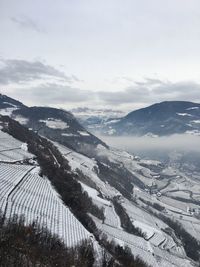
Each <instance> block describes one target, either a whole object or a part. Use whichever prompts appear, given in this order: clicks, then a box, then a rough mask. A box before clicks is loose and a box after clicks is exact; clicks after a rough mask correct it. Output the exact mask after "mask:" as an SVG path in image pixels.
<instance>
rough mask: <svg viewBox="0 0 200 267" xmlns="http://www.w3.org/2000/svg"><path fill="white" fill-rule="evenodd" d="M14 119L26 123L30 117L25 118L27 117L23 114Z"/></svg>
mask: <svg viewBox="0 0 200 267" xmlns="http://www.w3.org/2000/svg"><path fill="white" fill-rule="evenodd" d="M14 119H15V120H16V121H18V122H19V123H20V124H22V125H26V124H27V123H28V121H29V119H27V118H25V117H23V116H21V115H17V116H14Z"/></svg>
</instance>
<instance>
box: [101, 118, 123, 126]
mask: <svg viewBox="0 0 200 267" xmlns="http://www.w3.org/2000/svg"><path fill="white" fill-rule="evenodd" d="M118 121H120V119H115V120H110V121H107V122H105V123H104V124H105V125H109V124H113V123H116V122H118Z"/></svg>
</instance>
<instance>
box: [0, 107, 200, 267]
mask: <svg viewBox="0 0 200 267" xmlns="http://www.w3.org/2000/svg"><path fill="white" fill-rule="evenodd" d="M12 118H16V119H17V120H18V121H19V122H21V123H22V124H23V126H22V125H20V124H19V123H17V122H16V121H14V120H13V119H10V118H8V117H4V116H2V117H0V126H1V130H3V131H6V132H7V133H6V136H5V133H2V132H0V138H1V140H0V141H1V142H0V144H1V146H0V168H2V170H3V171H2V172H1V180H0V182H2V186H3V185H4V184H5V180H6V181H7V180H9V179H11V178H9V177H10V176H9V177H7V176H6V175H7V174H8V172H9V170H10V169H9V168H10V164H11V163H12V164H14V165H16V166H15V167H14V165H13V166H11V167H12V168H16V169H17V170H18V169H20V170H22V171H21V172H20V173H19V175H18V172H17V171H16V181H15V182H14V184H13V185H12V183H13V181H10V180H9V181H8V182H9V184H11V185H12V186H15V187H16V188H15V189H16V190H15V191H14V193H15V194H14V196H12V197H11V196H10V193H9V192H10V191H9V190H8V191H6V190H7V189H5V190H3V192H7V196H8V197H7V196H6V197H5V198H4V202H2V203H3V204H2V207H3V209H4V211H5V207H6V214H8V215H7V216H8V217H9V216H10V215H9V214H14V213H15V212H16V213H17V214H22V213H23V214H25V216H26V217H27V218H29V219H31V218H33V219H34V218H37V219H38V214H39V212H41V217H40V216H39V219H40V220H39V221H40V222H39V223H41V224H43V223H44V224H47V226H48V227H50V229H54V230H52V231H58V232H56V233H59V236H61V238H63V239H64V240H65V239H67V240H68V239H70V240H72V241H70V242H72V243H73V242H74V241H73V240H76V241H79V240H80V239H81V238H85V237H86V238H87V236H88V232H89V236H90V235H92V236H93V235H94V236H95V238H97V240H99V244H100V246H105V236H106V242H107V241H108V242H111V241H112V240H113V241H114V242H115V243H116V244H118V245H119V246H121V247H125V246H128V247H129V248H130V249H131V252H132V254H133V255H134V256H135V257H137V256H139V257H140V258H141V259H143V260H144V261H145V262H147V263H148V264H150V265H151V266H156V267H158V266H166V267H171V266H174V267H180V266H186V267H192V266H197V264H196V262H195V261H197V260H198V257H199V256H198V253H199V251H200V245H199V242H200V227H199V225H200V221H199V201H200V185H199V181H197V180H195V179H193V178H192V177H190V176H187V175H185V174H184V173H182V172H181V171H179V170H178V169H176V168H172V167H169V166H167V165H165V164H163V163H161V162H159V161H152V160H142V159H140V158H139V157H137V156H136V155H133V154H129V153H127V152H125V151H121V150H117V149H113V148H110V147H108V146H107V145H106V144H104V143H103V142H101V140H99V139H98V138H96V137H95V136H93V135H92V134H90V133H89V132H88V131H86V130H85V129H84V128H83V127H82V126H81V125H80V124H79V123H78V122H77V121H76V119H75V118H74V116H72V115H71V114H70V113H68V112H66V111H63V110H58V109H52V108H41V107H33V108H26V107H22V108H19V109H17V110H15V111H13V114H12ZM19 118H21V119H19ZM24 126H26V127H28V128H29V130H28V129H27V128H26V127H24ZM33 130H34V131H33ZM78 133H79V134H78ZM81 133H82V134H81ZM83 133H84V134H83ZM63 134H66V135H63ZM70 134H71V135H72V134H73V136H71V135H70ZM10 135H12V136H13V137H15V139H14V140H13V139H12V138H11V137H10ZM69 135H70V136H69ZM74 135H77V136H75V137H74ZM44 137H46V138H47V139H46V138H44ZM68 138H69V139H68ZM11 139H12V140H11ZM16 139H19V140H16ZM20 142H23V143H26V144H27V147H28V149H29V151H26V152H25V151H24V150H23V149H24V147H25V146H22V143H20ZM34 162H35V163H34ZM34 164H36V166H37V167H39V168H40V171H39V172H38V173H35V174H33V173H30V175H29V173H27V172H29V171H33V170H32V168H33V169H34V167H35V166H34ZM27 165H28V166H27ZM30 165H31V166H32V167H31V166H30ZM24 169H25V173H23V170H24ZM10 171H11V170H10ZM11 172H12V173H14V171H13V170H12V171H11ZM20 177H21V178H20ZM21 179H22V181H21ZM20 181H21V182H20ZM49 181H51V183H50V184H49ZM18 182H20V186H19V183H18ZM21 183H22V184H21ZM33 184H34V185H33ZM40 184H43V186H42V187H40V186H39V185H40ZM51 184H52V185H53V187H52V186H51ZM2 188H3V187H2ZM30 188H31V190H30ZM37 188H38V189H37ZM45 188H46V190H45ZM38 190H39V191H38ZM41 190H44V191H41ZM52 190H54V191H52ZM37 191H38V192H37ZM56 191H57V192H58V193H59V195H60V196H61V198H62V200H63V202H64V205H63V203H60V202H59V201H58V198H57V197H58V195H57V192H56ZM11 192H12V193H13V190H12V189H11ZM47 192H48V193H47ZM52 192H54V193H52ZM2 194H3V193H1V194H0V197H1V196H2V199H3V195H2ZM47 194H48V196H47ZM22 195H23V196H24V198H28V199H29V201H28V202H27V204H26V207H24V206H23V205H24V198H23V197H21V196H22ZM29 195H30V196H31V197H30V196H29ZM39 196H40V200H41V199H43V200H44V201H42V202H40V200H39ZM47 198H48V200H49V199H50V200H51V201H46V199H47ZM6 201H7V202H8V204H7V205H6V204H4V203H5V202H6ZM17 201H18V202H17ZM42 203H43V204H42ZM0 204H1V202H0ZM39 204H41V205H43V206H40V205H39ZM60 205H61V206H60ZM33 206H34V208H33ZM51 207H54V208H53V210H54V212H52V208H51ZM68 207H69V208H70V209H71V211H73V216H74V217H73V218H72V217H70V216H71V215H69V211H66V210H67V208H68ZM57 209H61V210H62V211H63V212H64V216H63V218H65V219H66V218H68V217H67V216H69V217H70V219H69V220H67V221H66V222H64V225H65V227H63V226H62V227H60V228H59V226H58V225H57V224H59V223H58V220H60V217H59V216H61V215H60V214H61V213H60V212H58V211H57ZM65 212H66V214H65ZM58 217H59V218H58ZM48 218H49V219H48ZM61 219H62V218H61ZM77 219H78V221H77ZM45 220H46V221H45ZM63 220H64V219H63ZM61 221H62V220H61ZM69 221H70V223H71V226H70V224H68V223H69ZM51 227H52V228H51ZM70 227H72V229H73V231H72V230H71V228H70ZM86 229H87V230H86ZM102 240H104V241H102ZM72 243H69V244H72ZM188 244H190V245H188ZM106 248H107V249H108V247H106Z"/></svg>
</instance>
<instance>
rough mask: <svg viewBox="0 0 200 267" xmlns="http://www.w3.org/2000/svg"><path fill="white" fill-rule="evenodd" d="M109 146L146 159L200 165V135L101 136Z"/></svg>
mask: <svg viewBox="0 0 200 267" xmlns="http://www.w3.org/2000/svg"><path fill="white" fill-rule="evenodd" d="M99 137H100V138H101V139H102V140H103V141H104V142H106V143H107V144H108V145H109V146H111V147H114V148H118V149H123V150H126V151H128V152H130V153H133V154H134V155H137V156H140V157H142V158H146V159H155V160H159V161H162V162H166V163H169V162H171V163H174V162H176V163H181V162H182V163H187V164H190V162H192V164H193V165H195V167H196V169H197V168H199V166H200V136H194V135H188V134H183V135H172V136H167V137H166V136H165V137H155V138H152V137H149V136H143V137H135V136H119V137H112V136H99Z"/></svg>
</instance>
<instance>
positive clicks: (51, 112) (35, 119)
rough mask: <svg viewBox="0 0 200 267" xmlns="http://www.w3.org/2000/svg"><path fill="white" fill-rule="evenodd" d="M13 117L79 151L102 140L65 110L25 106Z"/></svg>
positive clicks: (100, 142)
mask: <svg viewBox="0 0 200 267" xmlns="http://www.w3.org/2000/svg"><path fill="white" fill-rule="evenodd" d="M12 118H13V119H15V120H17V121H18V122H20V123H21V124H23V125H25V126H26V127H28V128H30V129H32V130H33V131H35V132H37V133H38V134H40V135H42V136H45V137H47V138H49V139H52V140H55V141H59V142H61V143H63V144H65V145H67V146H69V147H72V148H74V149H76V150H78V151H82V152H83V151H87V150H88V151H90V146H93V147H95V146H97V145H98V144H101V145H103V146H106V144H104V143H103V142H102V141H101V140H99V139H98V138H97V137H95V136H94V135H92V134H91V133H89V132H88V131H86V130H85V128H84V127H83V126H81V125H80V123H79V122H78V121H77V120H76V118H75V117H74V116H73V115H72V114H71V113H70V112H67V111H65V110H60V109H56V108H49V107H30V108H28V107H23V108H20V109H17V110H15V111H14V112H13V113H12Z"/></svg>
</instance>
